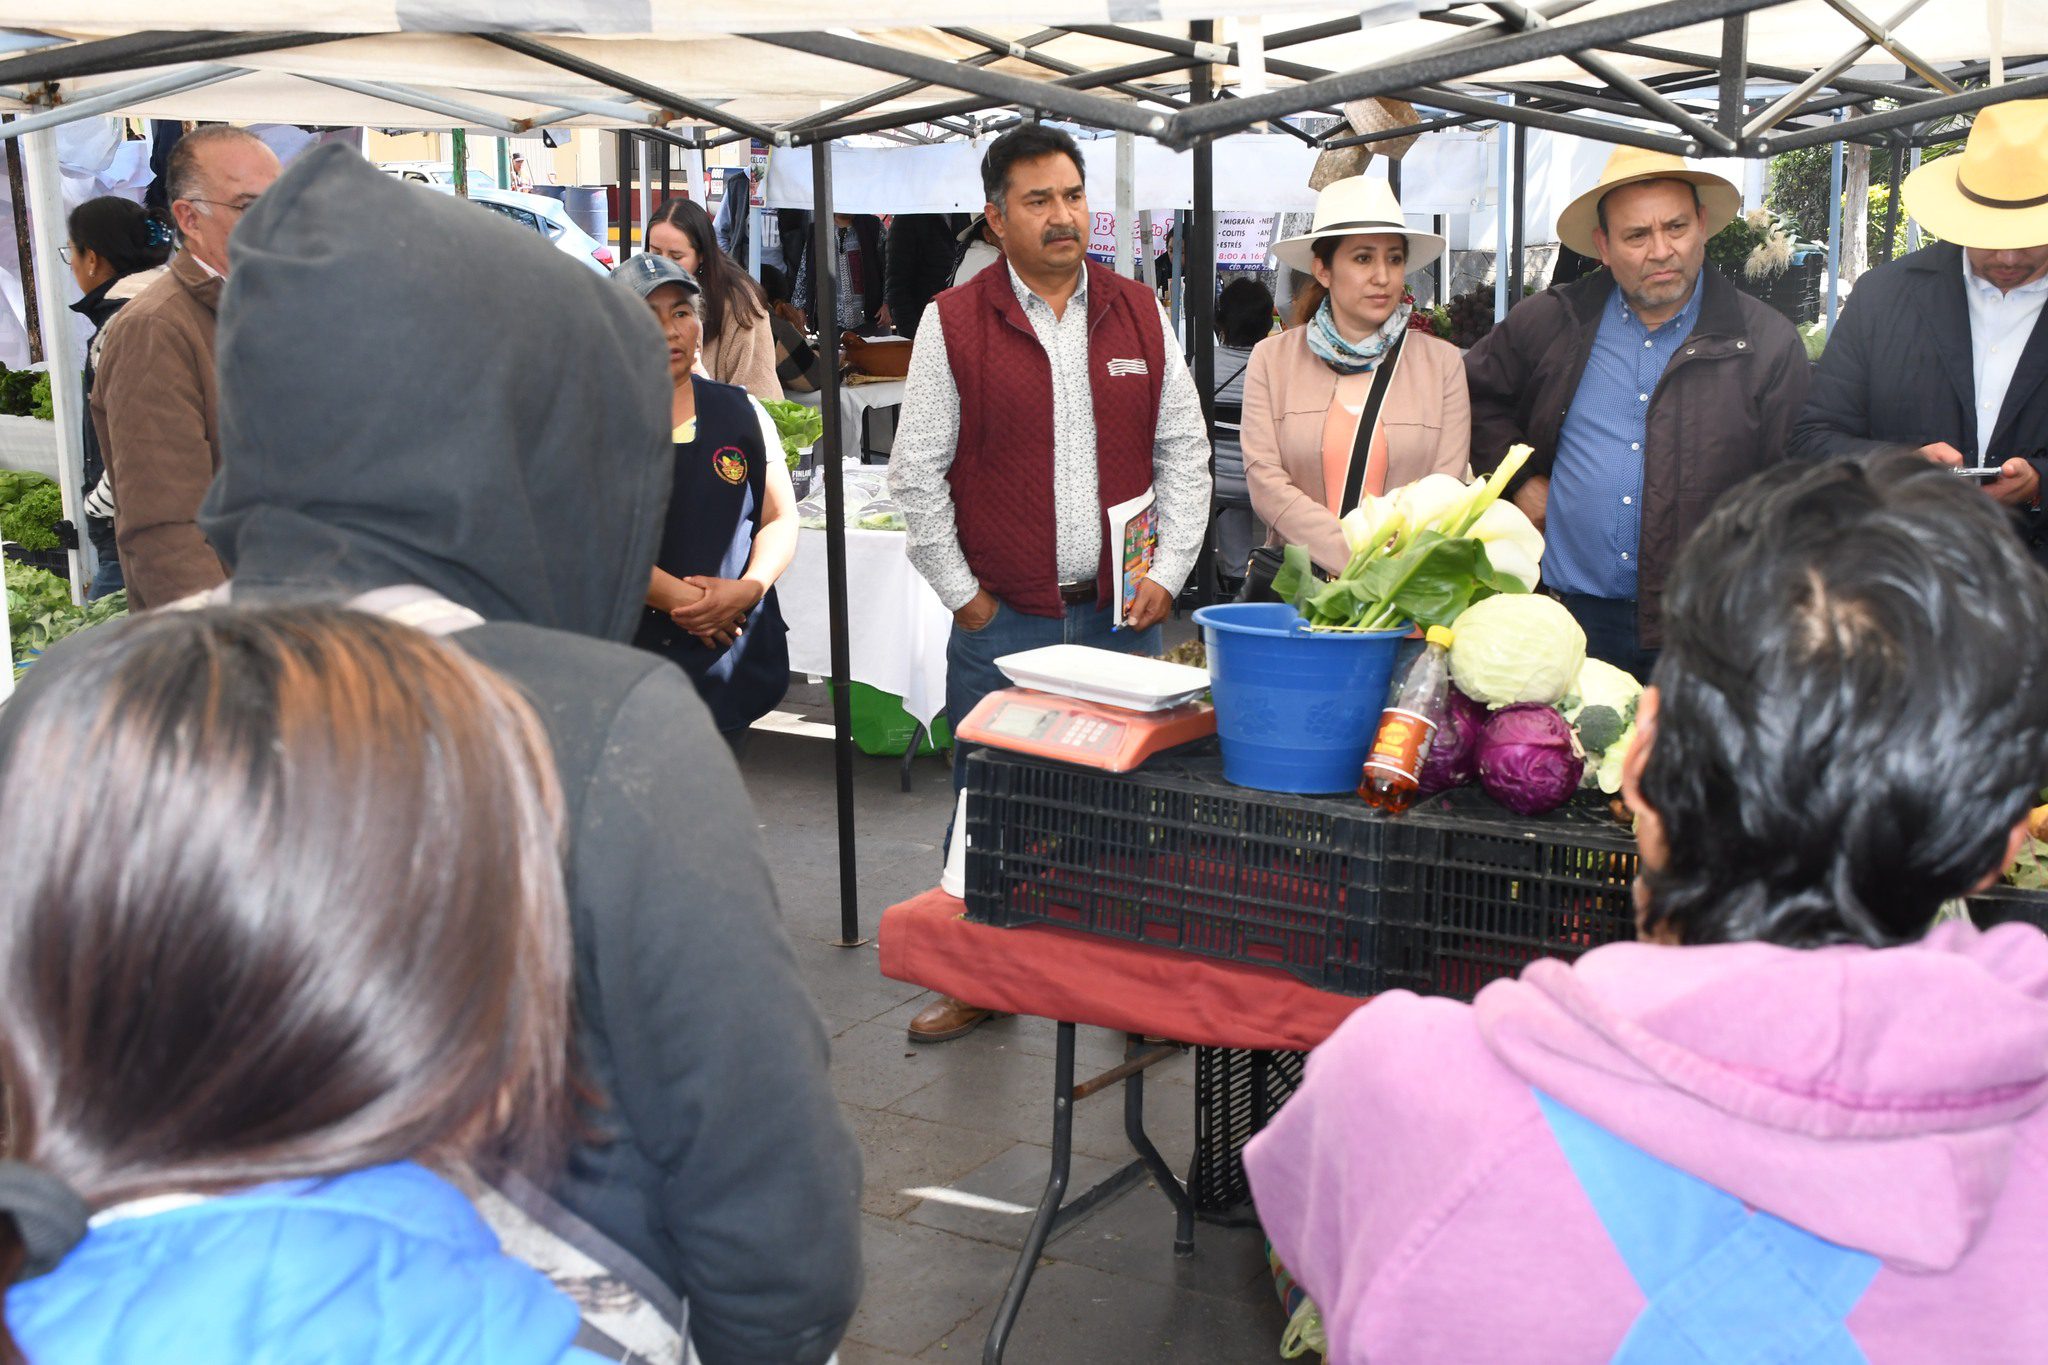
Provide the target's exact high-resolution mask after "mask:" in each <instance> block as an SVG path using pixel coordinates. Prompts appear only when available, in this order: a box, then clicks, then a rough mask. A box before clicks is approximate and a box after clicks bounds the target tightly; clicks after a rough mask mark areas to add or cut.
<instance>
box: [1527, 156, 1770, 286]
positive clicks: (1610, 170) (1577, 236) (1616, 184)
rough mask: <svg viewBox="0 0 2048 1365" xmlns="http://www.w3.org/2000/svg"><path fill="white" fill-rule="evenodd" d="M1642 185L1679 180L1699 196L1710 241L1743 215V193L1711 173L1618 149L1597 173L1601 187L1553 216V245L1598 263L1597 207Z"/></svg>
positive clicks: (1668, 158) (1677, 158) (1681, 160)
mask: <svg viewBox="0 0 2048 1365" xmlns="http://www.w3.org/2000/svg"><path fill="white" fill-rule="evenodd" d="M1644 180H1683V181H1684V182H1685V183H1686V184H1688V185H1691V186H1693V187H1694V188H1695V189H1697V190H1698V191H1699V195H1700V213H1701V215H1702V216H1703V217H1704V218H1705V219H1706V223H1705V227H1706V233H1707V236H1709V237H1711V236H1713V235H1714V234H1715V233H1717V232H1719V231H1720V230H1721V229H1722V228H1724V227H1727V226H1728V225H1729V224H1730V223H1732V222H1734V221H1735V215H1736V214H1738V213H1740V212H1742V191H1741V190H1738V189H1736V188H1735V186H1734V185H1733V184H1732V183H1731V182H1729V181H1726V180H1723V179H1722V178H1721V177H1720V176H1718V175H1715V174H1714V173H1713V172H1712V171H1696V170H1694V169H1693V168H1692V167H1691V166H1688V165H1686V164H1685V158H1684V157H1682V156H1673V155H1672V154H1671V153H1670V152H1653V151H1651V150H1649V149H1648V148H1647V147H1616V148H1615V149H1614V155H1612V156H1610V157H1608V158H1607V166H1606V168H1605V169H1604V170H1602V171H1601V172H1600V181H1599V183H1598V184H1596V185H1594V186H1593V188H1592V189H1590V190H1587V191H1586V192H1585V193H1584V194H1582V195H1580V196H1579V197H1578V198H1576V199H1574V200H1572V202H1571V203H1569V204H1566V205H1565V206H1564V212H1563V213H1560V214H1558V215H1557V240H1558V241H1560V242H1563V243H1564V244H1565V245H1566V246H1568V247H1570V248H1571V249H1572V250H1573V251H1576V252H1578V253H1579V254H1580V255H1581V256H1591V257H1594V258H1595V259H1598V257H1599V255H1600V248H1599V247H1598V245H1596V244H1595V243H1594V241H1593V230H1594V229H1595V228H1597V227H1599V226H1600V201H1601V200H1602V199H1605V198H1606V197H1607V196H1608V195H1610V194H1612V193H1613V192H1614V191H1616V190H1618V189H1620V188H1621V187H1622V186H1623V185H1634V184H1637V183H1639V182H1641V181H1644Z"/></svg>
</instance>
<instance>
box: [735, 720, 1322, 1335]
mask: <svg viewBox="0 0 2048 1365" xmlns="http://www.w3.org/2000/svg"><path fill="white" fill-rule="evenodd" d="M787 709H792V710H800V711H805V712H808V713H811V714H816V715H819V716H821V717H824V711H823V707H822V689H812V688H805V687H802V686H798V687H796V688H793V689H792V693H791V698H790V702H789V703H788V704H787ZM824 718H829V717H824ZM743 767H744V771H745V774H746V778H747V785H748V789H749V791H750V792H751V794H752V796H753V799H754V806H755V809H756V811H757V812H759V818H760V819H761V821H762V824H763V834H764V836H765V838H766V839H767V841H768V846H769V848H770V850H771V854H772V861H773V863H774V867H775V876H776V883H777V886H778V889H779V890H780V892H781V895H782V905H783V914H784V917H785V919H786V921H787V923H788V926H789V929H790V933H791V936H792V937H793V938H794V939H795V941H796V949H797V955H798V960H799V963H800V965H801V967H802V970H803V974H804V979H805V982H806V983H807V984H808V985H809V987H810V991H811V997H812V999H813V1000H814V1001H815V1002H816V1004H817V1006H818V1009H819V1011H820V1012H821V1013H822V1014H823V1015H824V1017H825V1020H826V1025H827V1028H828V1030H829V1031H830V1032H831V1034H832V1073H833V1075H832V1079H833V1087H834V1093H835V1094H837V1095H838V1097H839V1101H840V1103H841V1105H842V1106H844V1109H845V1113H846V1117H847V1121H848V1122H849V1123H850V1124H851V1125H852V1127H853V1130H854V1132H855V1133H856V1134H857V1135H858V1136H859V1139H860V1143H861V1149H862V1152H863V1153H864V1155H865V1157H866V1162H867V1185H866V1190H865V1193H864V1194H863V1196H862V1200H861V1205H862V1210H863V1225H864V1240H863V1245H864V1248H865V1253H866V1263H867V1292H866V1296H865V1298H864V1299H863V1301H862V1303H861V1308H860V1312H859V1315H858V1316H857V1317H856V1318H855V1319H854V1322H853V1326H852V1329H851V1330H850V1332H849V1334H848V1339H847V1342H846V1344H845V1346H844V1347H843V1349H842V1350H841V1352H840V1359H841V1361H842V1362H844V1365H898V1363H899V1362H909V1361H973V1360H979V1359H980V1357H981V1347H982V1339H983V1337H984V1336H985V1335H986V1333H987V1330H988V1324H989V1321H990V1319H991V1318H992V1316H993V1314H994V1312H995V1307H996V1305H997V1304H998V1303H999V1302H1000V1301H1001V1298H1002V1295H1003V1290H1004V1288H1005V1286H1006V1285H1007V1283H1008V1280H1009V1276H1010V1272H1011V1268H1012V1267H1013V1266H1014V1265H1015V1262H1016V1248H1017V1247H1018V1245H1019V1244H1020V1242H1021V1240H1022V1238H1023V1235H1024V1230H1025V1225H1026V1223H1027V1221H1028V1219H1027V1218H1026V1217H1024V1216H1020V1215H1015V1214H1004V1213H989V1212H980V1211H974V1210H968V1209H963V1208H960V1207H957V1206H954V1205H948V1204H944V1203H941V1202H938V1201H935V1200H930V1199H921V1198H918V1197H916V1196H914V1195H910V1194H907V1193H905V1191H909V1190H915V1189H921V1188H929V1187H935V1186H936V1187H950V1188H953V1189H958V1190H964V1191H967V1192H970V1193H977V1194H985V1195H989V1196H992V1197H994V1198H997V1199H1003V1200H1007V1201H1009V1202H1012V1203H1017V1204H1025V1205H1031V1204H1035V1203H1036V1202H1037V1198H1038V1194H1039V1192H1040V1190H1041V1189H1042V1188H1043V1186H1044V1183H1045V1175H1046V1170H1047V1166H1048V1163H1049V1161H1050V1157H1051V1149H1050V1146H1049V1143H1050V1138H1051V1089H1052V1055H1053V1039H1054V1030H1053V1027H1052V1025H1051V1023H1050V1022H1049V1021H1046V1020H1038V1019H1023V1018H1017V1019H1005V1020H999V1021H995V1022H993V1023H990V1024H986V1025H984V1026H983V1027H982V1028H981V1029H979V1030H978V1031H976V1032H975V1033H973V1034H970V1035H969V1036H968V1037H966V1038H963V1039H960V1040H958V1041H956V1042H952V1043H943V1044H938V1045H936V1046H924V1047H918V1046H912V1045H911V1044H909V1043H908V1042H907V1041H906V1040H905V1037H904V1026H905V1024H907V1023H908V1022H909V1020H910V1017H911V1016H912V1015H914V1014H915V1013H916V1012H917V1011H918V1010H919V1009H921V1008H923V1006H924V1005H925V1004H926V1003H927V1002H928V1001H929V999H930V996H929V995H928V994H926V993H925V992H923V991H920V990H918V989H917V988H916V987H914V986H909V985H905V984H903V983H901V982H896V981H890V980H887V979H886V978H884V977H883V976H882V974H881V972H880V970H879V969H878V967H877V957H876V952H875V948H874V946H873V944H872V943H870V944H869V945H868V946H866V947H862V948H852V949H848V948H841V947H837V946H835V944H834V940H836V939H837V938H838V935H839V870H838V853H837V843H836V834H837V823H836V821H837V817H836V814H835V811H834V806H833V770H832V749H831V744H830V741H828V740H823V739H813V738H805V737H800V736H795V735H783V734H772V733H767V732H756V734H755V736H754V740H753V748H752V750H751V751H750V753H749V754H748V757H747V761H746V763H745V764H744V765H743ZM855 789H856V811H857V834H858V839H859V849H860V854H859V885H860V925H861V930H862V932H863V933H864V934H866V935H868V936H869V937H872V936H873V933H874V930H875V926H876V923H877V922H878V921H879V919H880V917H881V913H882V910H883V909H884V908H885V907H887V906H889V905H891V904H893V903H895V902H896V901H899V900H905V899H908V898H909V897H911V896H913V895H916V894H917V893H918V892H920V891H923V890H925V889H926V888H927V887H929V886H931V885H933V884H934V883H935V882H936V881H937V879H938V872H939V853H938V841H939V839H940V837H941V835H942V833H943V831H944V829H945V825H946V819H947V816H948V814H949V806H950V800H949V796H950V793H949V788H948V780H947V769H946V766H945V764H944V763H943V762H942V761H940V760H938V759H935V758H924V759H920V760H918V762H917V763H916V764H915V781H914V790H912V791H911V792H909V793H907V794H906V793H904V792H902V791H901V790H899V788H898V783H897V765H896V764H895V763H894V762H893V761H886V760H882V759H870V758H866V757H864V756H861V757H857V760H856V765H855ZM1121 1049H1122V1039H1121V1037H1120V1036H1119V1035H1114V1034H1111V1033H1109V1032H1107V1031H1105V1030H1101V1029H1083V1030H1081V1034H1080V1038H1079V1040H1078V1045H1077V1056H1078V1058H1079V1061H1080V1066H1081V1070H1082V1073H1083V1074H1091V1071H1090V1069H1091V1064H1092V1066H1093V1068H1094V1069H1100V1068H1101V1067H1103V1066H1107V1065H1110V1064H1113V1063H1114V1062H1115V1061H1116V1060H1117V1059H1118V1058H1119V1057H1120V1056H1121V1055H1122V1052H1121ZM1193 1077H1194V1072H1193V1064H1192V1059H1191V1058H1189V1057H1185V1056H1183V1057H1180V1058H1177V1059H1175V1060H1173V1061H1171V1062H1169V1063H1166V1064H1163V1065H1161V1066H1158V1067H1155V1068H1153V1069H1152V1071H1150V1072H1149V1073H1147V1086H1146V1099H1147V1102H1146V1114H1147V1128H1148V1129H1149V1131H1150V1132H1151V1134H1152V1136H1153V1139H1154V1141H1155V1142H1156V1143H1157V1144H1158V1146H1159V1148H1160V1150H1161V1152H1162V1153H1163V1154H1164V1155H1165V1157H1166V1159H1167V1161H1168V1162H1169V1163H1171V1164H1172V1165H1173V1167H1174V1168H1175V1169H1176V1170H1181V1171H1185V1169H1186V1166H1187V1161H1188V1158H1189V1155H1190V1152H1191V1149H1192V1145H1193V1139H1194V1086H1193ZM1120 1093H1121V1092H1120V1091H1118V1090H1116V1089H1114V1088H1112V1089H1111V1090H1109V1091H1106V1092H1104V1093H1103V1094H1101V1095H1099V1096H1095V1097H1092V1098H1090V1099H1088V1100H1084V1101H1083V1102H1082V1103H1081V1104H1080V1105H1079V1106H1078V1108H1077V1109H1076V1111H1075V1123H1074V1149H1075V1159H1074V1175H1073V1185H1072V1186H1071V1188H1073V1189H1077V1190H1078V1189H1081V1188H1084V1187H1085V1186H1086V1185H1087V1184H1088V1183H1090V1182H1091V1180H1092V1179H1093V1178H1094V1177H1096V1176H1099V1175H1101V1174H1106V1173H1107V1172H1109V1171H1112V1170H1114V1169H1116V1167H1117V1166H1119V1165H1121V1164H1122V1163H1123V1162H1124V1161H1126V1160H1128V1159H1129V1148H1128V1145H1127V1144H1126V1142H1125V1140H1124V1137H1123V1119H1122V1109H1123V1106H1122V1100H1121V1099H1120ZM1262 1246H1263V1244H1262V1241H1261V1239H1260V1236H1259V1234H1258V1232H1257V1231H1256V1230H1255V1229H1247V1228H1227V1227H1220V1226H1215V1225H1211V1224H1208V1223H1199V1224H1197V1226H1196V1232H1195V1254H1194V1255H1193V1256H1192V1257H1189V1258H1185V1259H1183V1258H1177V1257H1175V1256H1174V1254H1173V1214H1172V1210H1171V1208H1170V1207H1169V1206H1168V1204H1167V1202H1166V1199H1165V1198H1164V1196H1163V1195H1161V1194H1160V1192H1159V1191H1158V1190H1157V1189H1156V1188H1152V1187H1150V1186H1149V1184H1147V1183H1140V1184H1139V1185H1137V1186H1136V1187H1135V1188H1133V1189H1131V1190H1130V1191H1129V1192H1127V1193H1125V1194H1124V1195H1122V1196H1120V1197H1118V1198H1117V1199H1115V1200H1113V1201H1111V1202H1110V1203H1108V1204H1106V1205H1104V1206H1102V1207H1100V1208H1098V1209H1096V1210H1094V1211H1093V1212H1092V1213H1091V1214H1089V1215H1088V1216H1087V1217H1085V1218H1083V1219H1081V1220H1079V1221H1077V1222H1076V1223H1074V1224H1072V1225H1071V1226H1069V1227H1068V1228H1066V1229H1064V1230H1063V1231H1062V1233H1061V1235H1060V1236H1058V1237H1057V1238H1056V1239H1055V1240H1054V1241H1053V1242H1052V1243H1051V1244H1050V1245H1049V1246H1048V1247H1047V1249H1046V1254H1045V1256H1044V1258H1043V1259H1042V1260H1041V1262H1040V1264H1039V1267H1038V1270H1037V1272H1036V1275H1035V1277H1034V1278H1033V1280H1032V1285H1031V1292H1030V1295H1029V1296H1028V1297H1027V1298H1026V1300H1025V1303H1024V1310H1023V1313H1022V1315H1021V1316H1020V1317H1019V1319H1018V1322H1017V1327H1016V1330H1015V1332H1014V1334H1013V1335H1012V1337H1011V1341H1010V1348H1009V1351H1008V1354H1007V1356H1006V1359H1007V1360H1009V1361H1011V1362H1014V1363H1015V1365H1085V1363H1089V1362H1097V1361H1102V1362H1120V1363H1121V1362H1152V1361H1158V1362H1168V1361H1171V1362H1176V1363H1177V1365H1178V1363H1183V1362H1184V1363H1185V1365H1223V1362H1233V1363H1234V1362H1253V1361H1268V1360H1277V1359H1278V1346H1279V1340H1280V1332H1281V1329H1282V1327H1283V1325H1284V1323H1283V1320H1282V1317H1281V1313H1280V1308H1279V1305H1278V1303H1277V1302H1276V1301H1275V1300H1274V1297H1273V1292H1272V1288H1271V1282H1270V1280H1269V1279H1268V1277H1267V1275H1266V1271H1265V1259H1264V1255H1263V1250H1262Z"/></svg>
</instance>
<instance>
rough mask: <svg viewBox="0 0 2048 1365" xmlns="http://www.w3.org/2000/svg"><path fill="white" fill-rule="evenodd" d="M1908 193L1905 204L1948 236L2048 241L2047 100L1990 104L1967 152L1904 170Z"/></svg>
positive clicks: (1994, 244) (1981, 245)
mask: <svg viewBox="0 0 2048 1365" xmlns="http://www.w3.org/2000/svg"><path fill="white" fill-rule="evenodd" d="M1905 195H1906V208H1907V210H1908V211H1910V212H1911V213H1912V215H1913V216H1914V217H1915V218H1917V219H1919V220H1920V223H1921V225H1922V226H1924V227H1925V228H1926V229H1927V230H1928V231H1929V232H1932V233H1933V234H1934V235H1935V236H1937V237H1939V238H1941V239H1942V240H1943V241H1944V242H1954V243H1956V244H1957V245H1958V246H1973V247H1976V248H1978V249H1979V250H1982V251H2010V250H2012V249H2014V248H2016V247H2031V246H2048V100H2011V101H2009V102H2007V103H2005V104H1992V105H1987V106H1985V107H1984V108H1983V109H1981V110H1979V111H1978V114H1977V122H1976V126H1975V127H1973V128H1971V129H1970V137H1969V140H1968V141H1967V142H1965V143H1964V144H1963V150H1962V154H1961V155H1959V156H1945V157H1943V158H1942V159H1941V160H1939V161H1930V162H1928V163H1927V164H1926V165H1925V166H1922V167H1921V168H1920V169H1919V170H1917V171H1915V172H1913V173H1912V174H1911V175H1909V176H1907V177H1906V184H1905Z"/></svg>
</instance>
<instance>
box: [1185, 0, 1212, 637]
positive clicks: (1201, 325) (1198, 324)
mask: <svg viewBox="0 0 2048 1365" xmlns="http://www.w3.org/2000/svg"><path fill="white" fill-rule="evenodd" d="M1188 33H1189V36H1190V37H1192V38H1193V39H1194V40H1195V41H1196V42H1198V43H1206V42H1208V41H1209V40H1210V39H1211V38H1212V37H1213V36H1214V33H1215V21H1214V20H1210V19H1198V20H1196V21H1195V22H1193V23H1191V24H1189V25H1188ZM1210 76H1211V68H1210V67H1209V66H1208V65H1207V64H1204V65H1202V66H1200V67H1197V68H1196V69H1195V79H1194V85H1193V88H1192V89H1190V90H1189V91H1188V99H1189V102H1190V105H1191V106H1193V105H1201V104H1205V103H1207V102H1209V101H1210V100H1212V99H1214V98H1215V97H1216V95H1215V90H1214V87H1213V85H1212V84H1211V80H1210ZM1191 155H1192V157H1193V164H1192V165H1191V166H1190V167H1189V168H1188V169H1189V171H1190V173H1191V175H1192V178H1193V185H1192V189H1193V191H1194V194H1193V196H1192V200H1191V202H1192V203H1193V205H1194V212H1192V213H1190V214H1188V215H1187V218H1186V220H1185V221H1186V223H1187V230H1186V231H1185V232H1183V233H1179V234H1176V236H1175V238H1174V240H1175V242H1176V244H1178V245H1179V246H1180V248H1181V267H1182V270H1183V271H1184V272H1185V274H1184V275H1183V278H1182V282H1181V289H1182V294H1183V297H1184V298H1185V299H1186V311H1187V318H1188V343H1189V345H1190V347H1191V348H1192V349H1193V351H1194V356H1195V393H1196V394H1197V395H1198V396H1199V397H1200V399H1201V403H1202V424H1203V429H1204V430H1209V429H1211V428H1210V427H1209V423H1210V422H1211V421H1212V420H1213V419H1214V417H1215V390H1216V144H1215V143H1214V142H1213V141H1209V142H1200V143H1197V144H1196V145H1195V147H1194V150H1193V152H1192V154H1191ZM1215 487H1216V445H1215V442H1213V441H1211V442H1210V443H1209V488H1210V495H1209V496H1210V501H1209V515H1208V518H1207V520H1206V523H1205V525H1204V528H1203V532H1202V556H1201V558H1200V559H1199V560H1198V561H1196V565H1195V582H1196V583H1197V584H1198V585H1199V587H1198V589H1197V596H1198V597H1199V598H1200V599H1201V600H1202V601H1204V602H1214V601H1215V600H1216V596H1217V588H1218V584H1217V582H1216V502H1215Z"/></svg>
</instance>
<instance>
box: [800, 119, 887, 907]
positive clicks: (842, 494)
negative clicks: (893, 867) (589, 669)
mask: <svg viewBox="0 0 2048 1365" xmlns="http://www.w3.org/2000/svg"><path fill="white" fill-rule="evenodd" d="M811 262H812V265H811V299H812V302H813V303H814V305H815V306H816V308H817V310H818V360H819V364H820V366H821V367H822V368H823V370H824V373H825V388H824V392H823V395H822V396H821V398H820V400H819V404H818V411H819V413H820V415H821V416H823V417H824V419H825V430H824V434H823V435H822V436H821V437H820V438H819V444H820V445H821V446H822V447H823V448H824V455H823V457H822V463H823V464H824V466H825V602H826V608H827V610H828V611H829V612H830V614H831V621H832V630H831V635H832V771H833V779H834V785H835V790H836V795H837V800H838V806H839V946H840V947H842V948H858V947H859V946H860V945H861V944H863V943H865V942H867V940H866V939H864V938H862V937H861V936H860V873H859V869H858V868H857V867H856V866H855V859H854V833H853V687H852V672H853V665H852V662H851V655H852V647H851V646H850V645H849V644H848V643H847V631H846V479H845V473H844V471H843V470H842V469H841V468H840V458H839V442H840V433H839V242H838V236H837V233H836V231H835V230H834V226H833V223H832V142H831V139H829V138H820V139H819V140H818V141H816V142H813V143H812V144H811ZM861 266H862V268H863V269H867V270H872V269H874V268H875V266H874V263H873V262H870V261H866V260H863V261H862V262H861Z"/></svg>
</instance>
